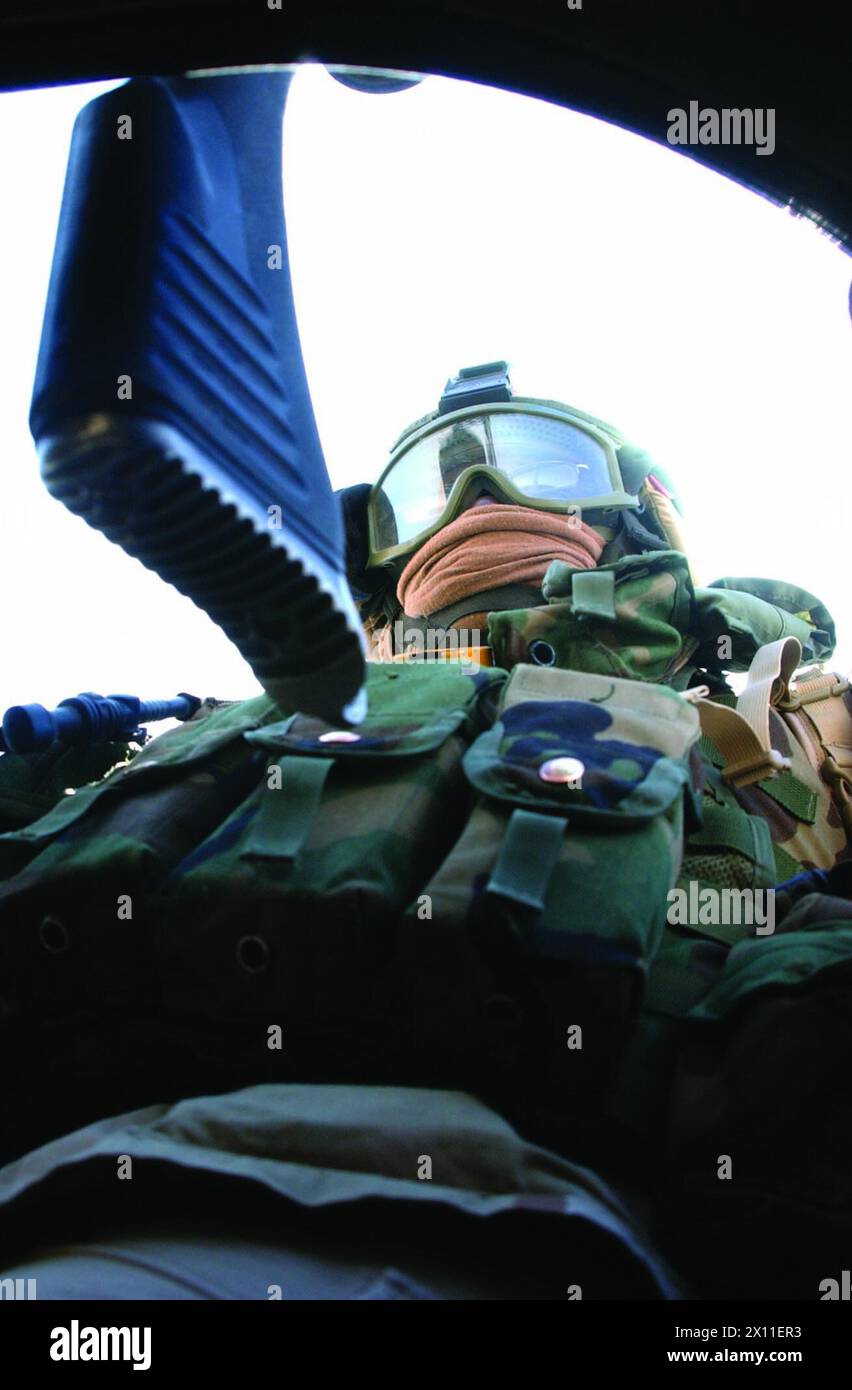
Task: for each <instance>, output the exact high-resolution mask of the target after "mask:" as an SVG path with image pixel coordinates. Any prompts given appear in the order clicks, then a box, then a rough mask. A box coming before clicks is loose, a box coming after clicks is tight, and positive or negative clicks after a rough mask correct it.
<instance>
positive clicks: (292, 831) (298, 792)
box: [240, 755, 334, 859]
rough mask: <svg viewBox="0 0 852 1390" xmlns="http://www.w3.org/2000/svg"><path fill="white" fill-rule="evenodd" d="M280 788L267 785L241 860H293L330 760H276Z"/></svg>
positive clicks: (304, 836)
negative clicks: (279, 774) (280, 773)
mask: <svg viewBox="0 0 852 1390" xmlns="http://www.w3.org/2000/svg"><path fill="white" fill-rule="evenodd" d="M277 766H278V767H280V769H281V772H282V778H281V786H280V787H269V786H267V787H266V789H265V792H264V796H263V800H262V801H261V803H260V810H259V811H258V813H257V815H256V816H255V818H254V820H253V821H252V823H251V826H250V828H249V832H248V835H247V838H246V846H245V849H243V851H242V853H241V854H240V858H241V859H295V858H296V856H297V855H298V853H299V851H300V849H301V848H302V846H303V844H304V843H305V840H306V839H307V837H308V832H309V831H310V828H311V823H312V821H313V819H314V816H315V815H316V811H317V807H318V806H319V803H320V798H321V796H322V789H323V787H324V785H325V779H326V777H327V776H328V774H329V772H330V771H331V769H332V768H333V767H334V758H299V757H294V756H292V755H288V756H286V757H283V758H279V759H278V763H277Z"/></svg>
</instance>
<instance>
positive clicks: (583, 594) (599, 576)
mask: <svg viewBox="0 0 852 1390" xmlns="http://www.w3.org/2000/svg"><path fill="white" fill-rule="evenodd" d="M571 604H572V607H573V609H574V612H575V613H577V614H580V615H585V616H587V617H589V618H608V619H609V620H610V621H613V620H614V618H615V575H614V574H613V572H612V570H577V571H576V572H575V573H574V575H573V576H572V579H571Z"/></svg>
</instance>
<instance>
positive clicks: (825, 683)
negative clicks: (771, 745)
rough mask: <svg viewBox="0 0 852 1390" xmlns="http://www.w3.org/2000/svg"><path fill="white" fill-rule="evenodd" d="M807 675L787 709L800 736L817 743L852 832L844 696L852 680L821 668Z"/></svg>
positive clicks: (851, 766) (849, 726)
mask: <svg viewBox="0 0 852 1390" xmlns="http://www.w3.org/2000/svg"><path fill="white" fill-rule="evenodd" d="M804 674H805V679H804V680H799V681H797V682H796V687H795V690H794V691H793V692H792V693H791V695H790V698H789V699H788V700H786V701H785V703H784V706H783V708H784V710H785V711H787V712H788V715H787V717H788V723H789V724H791V725H792V727H793V728H794V731H795V732H796V733H798V734H799V737H800V739H801V738H802V735H803V734H804V735H805V736H806V740H807V741H806V746H808V745H810V746H813V745H816V747H815V749H814V751H815V753H816V765H817V768H818V771H819V772H820V773H821V775H822V777H823V779H824V780H825V781H826V782H827V783H828V785H829V786H830V787H831V790H832V793H833V795H834V801H835V804H836V806H837V809H838V811H839V812H840V816H841V819H842V821H843V825H844V827H845V829H846V831H847V832H848V833H849V834H850V835H852V713H851V712H850V710H849V707H848V705H847V704H846V701H845V700H844V699H843V696H844V695H845V694H846V692H847V691H848V690H849V681H848V680H846V679H845V678H844V677H843V676H838V675H836V674H834V673H833V672H829V673H827V674H824V673H823V672H822V671H819V670H818V669H815V670H814V671H813V672H806V673H804ZM801 725H804V729H802V728H801Z"/></svg>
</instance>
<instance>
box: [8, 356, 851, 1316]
mask: <svg viewBox="0 0 852 1390" xmlns="http://www.w3.org/2000/svg"><path fill="white" fill-rule="evenodd" d="M341 502H342V507H343V514H344V519H345V523H346V535H347V555H348V573H349V580H350V585H351V587H352V590H353V594H354V596H355V598H356V600H357V601H358V603H359V606H360V609H361V613H362V616H363V619H364V622H365V626H366V628H367V631H368V633H369V636H370V640H371V644H372V649H373V655H374V660H373V662H371V664H370V666H369V673H368V682H367V694H368V708H367V714H366V717H365V719H364V720H363V722H362V723H359V724H358V725H357V727H356V728H352V727H351V726H346V725H343V726H336V725H335V724H333V723H329V722H327V721H325V720H323V719H321V718H318V717H316V716H314V715H310V716H307V715H304V714H301V713H299V712H298V711H297V710H288V709H282V708H280V707H279V706H278V705H276V704H275V703H274V701H273V700H272V699H271V698H270V697H269V696H268V695H264V696H261V697H258V698H257V699H254V700H249V701H243V702H240V703H230V704H229V703H221V702H218V703H217V702H210V701H208V702H205V704H204V705H203V706H202V708H201V709H200V710H198V712H197V713H196V714H195V715H194V717H193V718H192V719H190V720H188V721H187V722H185V723H184V724H182V725H181V726H180V727H179V728H177V729H175V730H172V731H171V732H169V733H167V734H165V735H163V736H161V737H160V738H159V739H157V740H155V741H153V742H152V743H151V744H150V745H149V746H147V747H145V748H144V749H142V751H137V752H135V753H134V752H133V750H132V749H131V750H130V753H131V756H130V758H129V761H127V762H126V763H125V764H124V765H122V766H119V767H118V768H117V769H116V770H113V771H112V772H110V773H109V774H108V775H107V776H106V777H105V778H101V780H98V781H95V782H92V783H91V785H88V786H85V787H83V788H82V789H81V790H80V791H78V792H77V794H76V795H75V796H71V797H59V794H58V787H57V785H56V780H55V771H54V770H53V766H52V764H51V768H50V771H51V776H52V777H53V780H52V781H50V780H48V781H47V782H46V783H45V782H42V783H41V784H39V780H38V779H39V767H38V765H37V764H36V763H34V762H33V761H32V760H29V761H28V760H27V759H15V758H14V757H12V755H9V754H7V755H5V756H4V758H3V759H2V761H0V787H2V788H3V789H5V790H6V791H7V796H6V800H5V801H0V806H2V807H3V808H4V810H6V812H7V814H8V810H9V807H10V806H12V805H13V802H14V806H15V808H16V818H15V819H14V820H13V823H12V824H10V825H9V828H8V829H7V831H6V833H5V834H3V835H2V836H0V880H2V882H0V923H2V930H3V941H4V947H5V958H4V967H3V970H4V978H3V995H4V1005H5V1018H6V1023H5V1027H6V1029H7V1036H8V1039H9V1043H10V1045H14V1046H15V1047H16V1048H17V1049H18V1051H17V1055H18V1056H19V1057H20V1058H21V1059H22V1062H21V1065H20V1068H19V1070H18V1071H17V1073H16V1075H15V1076H14V1077H13V1078H12V1080H11V1081H10V1083H9V1085H10V1091H11V1095H10V1097H9V1099H8V1101H7V1105H6V1107H5V1120H6V1124H5V1132H4V1140H3V1158H4V1160H5V1166H4V1167H3V1168H2V1169H0V1212H2V1218H0V1219H2V1220H4V1222H5V1223H6V1225H5V1229H6V1230H7V1232H9V1240H7V1246H6V1248H10V1241H11V1242H12V1244H14V1242H15V1241H17V1242H18V1246H19V1257H18V1258H17V1259H16V1260H15V1261H13V1262H12V1263H11V1264H10V1267H9V1268H8V1269H6V1270H4V1271H3V1274H4V1276H8V1277H21V1278H23V1277H24V1275H25V1274H26V1275H27V1277H35V1276H37V1277H38V1278H39V1279H40V1280H41V1281H42V1284H43V1286H44V1288H45V1289H49V1290H52V1291H54V1292H53V1296H57V1295H58V1293H61V1294H62V1295H64V1296H68V1295H71V1296H87V1295H88V1296H101V1294H100V1293H99V1292H96V1291H98V1290H102V1287H103V1282H104V1280H105V1277H106V1275H105V1268H106V1265H105V1263H104V1262H105V1261H107V1260H113V1259H115V1258H116V1257H119V1258H121V1259H123V1260H130V1261H136V1262H139V1261H141V1259H142V1258H143V1257H144V1259H145V1261H146V1262H147V1268H148V1273H147V1274H145V1275H143V1274H141V1273H135V1274H134V1275H133V1277H132V1279H130V1280H129V1281H128V1282H127V1283H126V1284H123V1285H119V1284H117V1285H115V1288H116V1296H123V1297H124V1296H126V1297H149V1296H155V1297H160V1296H162V1297H175V1296H177V1297H199V1296H200V1297H204V1296H213V1297H241V1298H245V1297H251V1298H253V1297H261V1298H265V1297H273V1298H275V1297H285V1298H286V1297H294V1296H296V1297H306V1296H308V1297H310V1296H317V1297H340V1296H343V1297H359V1298H360V1297H364V1298H393V1297H403V1298H405V1297H502V1296H526V1297H553V1296H556V1297H565V1296H566V1290H567V1291H568V1294H567V1296H568V1297H571V1298H578V1297H583V1298H590V1297H631V1296H633V1297H647V1296H652V1297H678V1296H683V1295H685V1294H693V1295H696V1294H697V1295H698V1296H713V1295H715V1296H722V1297H726V1296H727V1297H730V1296H765V1297H770V1296H786V1297H792V1296H803V1297H817V1296H819V1295H818V1293H817V1288H818V1285H819V1281H820V1279H822V1278H824V1277H825V1276H829V1275H831V1274H832V1273H833V1270H834V1269H835V1268H840V1267H841V1263H840V1262H841V1261H842V1259H843V1258H844V1254H843V1251H844V1249H845V1246H844V1241H845V1240H847V1238H848V1235H849V1231H848V1224H849V1217H848V1206H849V1201H848V1198H849V1194H848V1180H847V1178H846V1176H845V1174H846V1171H847V1167H848V1157H849V1155H848V1152H847V1149H848V1145H849V1136H850V1126H849V1125H848V1124H846V1122H845V1118H844V1112H843V1111H842V1109H841V1108H839V1104H840V1102H839V1095H840V1093H839V1090H838V1083H837V1079H836V1078H837V1075H838V1068H837V1063H838V1061H839V1062H840V1063H841V1067H840V1069H839V1071H840V1073H841V1074H842V1062H843V1061H844V1060H845V1058H846V1056H847V1052H848V1051H849V1050H850V1048H851V1047H852V1030H851V1029H850V1025H849V1024H848V1022H847V1019H848V1017H849V1011H848V1009H847V1008H846V1004H847V1002H848V1001H847V997H846V991H847V989H848V981H849V978H850V972H849V962H850V961H852V920H850V919H852V909H850V906H849V896H848V886H849V884H848V863H847V862H846V860H847V856H848V831H849V828H850V813H849V805H850V801H849V767H850V755H849V753H848V749H849V747H850V745H852V740H850V738H849V717H850V695H849V692H848V683H844V682H843V681H841V680H840V679H839V678H837V677H833V676H828V675H824V674H823V673H822V672H821V670H819V669H812V670H811V671H809V672H805V673H804V674H802V675H800V676H799V679H798V681H797V682H796V683H795V685H794V684H793V683H792V676H793V672H794V670H796V668H798V667H799V665H800V664H801V661H802V659H803V658H804V659H806V660H807V661H810V662H822V661H823V660H825V659H826V658H827V657H829V656H830V654H831V651H832V649H833V642H834V634H833V625H832V622H831V618H830V616H829V614H828V613H827V612H826V610H825V609H824V608H823V607H822V605H820V604H819V602H818V601H817V600H816V599H815V598H814V597H813V596H812V595H810V594H807V593H806V592H805V591H803V590H801V589H796V588H794V587H793V586H792V585H787V584H783V583H777V582H773V581H762V580H755V579H732V580H721V581H717V582H716V583H715V584H713V585H710V586H708V587H701V586H698V585H697V584H696V581H695V578H694V576H693V575H692V573H691V571H690V565H689V560H688V557H687V555H686V553H685V543H684V541H683V537H682V533H681V526H680V520H679V510H678V503H677V498H676V495H675V492H674V488H673V485H672V482H671V480H670V479H669V478H668V477H667V476H666V475H665V474H664V473H663V472H662V470H661V469H660V468H658V467H657V466H656V465H655V464H654V463H653V461H652V460H651V458H650V457H649V456H648V455H647V454H645V453H644V452H643V451H641V450H639V449H637V448H635V447H633V446H632V445H631V444H629V443H628V441H626V440H625V438H624V437H623V435H621V433H620V432H619V431H618V430H616V429H614V428H613V427H612V426H610V425H607V424H605V423H604V422H603V421H600V420H597V419H595V418H594V417H591V416H588V415H586V414H584V413H583V412H580V411H578V410H576V409H573V408H571V407H568V406H566V405H564V404H562V403H560V402H554V401H544V400H537V399H530V398H520V397H516V396H514V395H513V394H512V390H511V385H510V382H509V375H508V369H507V367H506V364H505V363H502V362H494V363H488V364H485V365H483V366H478V367H472V368H468V369H465V370H463V371H461V372H460V373H459V374H458V375H457V376H456V377H455V378H452V379H451V380H450V381H449V382H448V384H447V387H446V389H445V391H444V393H443V395H442V397H441V400H440V402H439V405H438V408H437V410H436V411H435V412H433V413H432V414H430V415H429V416H426V417H424V418H423V419H421V420H419V421H417V422H416V423H415V424H414V425H412V426H411V427H410V428H409V429H408V430H406V431H405V432H404V434H403V435H402V436H401V437H400V439H399V440H398V441H397V443H396V444H395V446H394V448H393V450H392V451H391V457H390V460H389V463H388V465H387V467H386V468H385V469H384V471H383V472H382V474H381V476H380V478H379V479H378V481H377V482H376V483H375V484H373V485H363V486H358V487H355V488H350V489H347V490H345V492H344V493H343V494H342V495H341ZM431 639H434V640H431ZM732 671H733V672H737V671H740V672H745V671H747V672H748V679H747V682H746V684H745V688H744V689H743V691H742V692H741V693H740V695H739V696H737V695H736V694H735V693H734V691H733V690H732V689H731V687H730V685H729V683H728V681H727V679H726V676H727V673H729V672H732ZM111 751H112V753H113V754H114V755H116V754H117V753H118V752H119V751H122V750H118V749H112V750H111ZM63 756H64V755H63ZM101 756H102V757H105V755H103V752H102V754H101ZM102 771H103V768H102V767H101V768H99V769H98V772H97V774H93V775H97V776H98V777H101V773H102ZM63 773H64V775H66V776H67V775H69V771H68V768H67V764H66V765H65V766H64V767H63ZM81 780H84V779H82V778H81ZM13 784H14V790H13V791H10V790H9V789H10V788H13ZM65 785H68V783H66V784H65ZM24 790H25V792H26V795H27V796H28V797H29V798H30V800H29V802H28V804H27V807H26V809H24V810H22V809H21V807H22V805H23V800H22V798H23V794H24ZM15 797H17V800H15ZM39 797H41V798H42V800H41V802H39V801H38V798H39ZM45 799H46V800H48V801H52V802H53V803H54V804H53V805H52V806H51V807H46V806H45V805H44V801H45ZM7 823H8V822H7ZM782 884H783V885H784V886H783V887H780V885H782ZM130 1106H132V1107H135V1108H134V1109H133V1110H132V1111H131V1112H130V1113H128V1107H130ZM140 1107H141V1108H140ZM80 1125H84V1126H85V1127H84V1128H83V1129H80V1128H79V1126H80ZM815 1141H818V1142H816V1143H815ZM39 1144H40V1145H41V1147H39V1148H35V1149H34V1146H35V1145H39ZM72 1178H73V1182H74V1183H75V1184H76V1187H75V1189H74V1190H75V1191H77V1192H79V1193H80V1194H83V1193H85V1194H87V1195H86V1211H87V1212H89V1211H90V1210H95V1211H97V1212H98V1217H97V1219H96V1221H95V1223H94V1224H92V1219H91V1218H90V1217H89V1216H88V1215H87V1217H86V1221H85V1222H83V1223H82V1224H81V1223H80V1222H79V1221H78V1220H77V1219H76V1218H75V1216H74V1214H72V1213H70V1212H69V1211H68V1209H67V1207H68V1203H67V1195H66V1194H67V1192H68V1186H67V1184H68V1183H69V1181H71V1179H72ZM119 1184H121V1186H119ZM125 1184H126V1185H125ZM817 1188H819V1190H820V1193H821V1200H820V1203H819V1204H817V1203H816V1202H815V1200H814V1195H813V1194H814V1192H815V1191H816V1190H817ZM226 1189H227V1195H225V1192H226ZM128 1192H130V1193H132V1194H133V1200H132V1202H131V1201H130V1199H129V1198H128V1197H127V1193H128ZM54 1194H57V1195H54ZM486 1194H487V1195H486ZM365 1197H368V1198H370V1199H371V1206H370V1210H371V1213H372V1214H371V1225H370V1228H369V1229H370V1236H368V1235H367V1228H366V1227H365V1226H364V1225H363V1223H362V1222H361V1221H360V1219H359V1216H358V1211H359V1210H363V1205H362V1206H361V1207H359V1202H362V1199H363V1198H365ZM25 1198H26V1199H28V1200H24V1199H25ZM175 1198H177V1201H178V1202H179V1205H180V1210H181V1213H182V1214H181V1216H180V1217H178V1216H167V1215H164V1208H165V1209H166V1211H168V1207H169V1205H170V1204H175V1205H177V1203H176V1202H175ZM57 1200H59V1201H60V1202H62V1203H64V1205H63V1206H61V1207H57ZM37 1201H41V1202H42V1204H43V1205H42V1208H41V1210H42V1216H41V1219H40V1221H39V1223H38V1228H39V1231H40V1241H39V1240H34V1236H33V1225H32V1217H31V1216H30V1215H28V1216H27V1223H29V1224H24V1217H23V1213H24V1212H27V1213H31V1212H32V1211H33V1210H38V1209H39V1208H38V1206H37V1205H36V1206H35V1207H34V1206H33V1203H34V1202H37ZM119 1202H120V1203H121V1217H120V1219H119V1218H118V1217H117V1215H116V1204H117V1203H119ZM214 1202H215V1208H213V1203H214ZM51 1203H52V1205H51ZM152 1204H153V1208H154V1210H155V1211H156V1213H157V1215H156V1222H154V1223H153V1224H152V1221H153V1219H152ZM75 1205H76V1204H75ZM224 1206H227V1208H228V1210H229V1211H230V1212H232V1213H233V1215H232V1216H231V1217H230V1218H229V1221H228V1223H226V1224H223V1222H222V1220H221V1217H220V1216H219V1214H218V1213H219V1211H220V1210H221V1209H222V1208H223V1207H224ZM317 1206H321V1207H322V1208H323V1210H324V1211H325V1213H326V1214H325V1217H324V1218H323V1219H322V1220H318V1219H317V1217H316V1214H315V1208H316V1207H317ZM211 1209H214V1210H215V1213H216V1214H215V1215H211ZM471 1214H476V1215H478V1216H479V1217H482V1218H485V1217H487V1219H486V1220H480V1221H479V1222H476V1223H472V1222H470V1220H469V1217H470V1215H471ZM271 1221H272V1222H274V1223H275V1225H274V1227H271V1226H270V1222H271ZM50 1222H54V1223H56V1224H55V1225H50V1224H49V1223H50ZM143 1222H147V1223H148V1226H147V1227H146V1228H145V1235H144V1237H143V1235H142V1234H141V1232H142V1223H143ZM270 1229H274V1230H275V1237H274V1238H270V1235H269V1232H270ZM720 1229H721V1230H723V1231H724V1241H723V1242H721V1243H720V1242H719V1240H718V1239H717V1237H718V1232H719V1231H720ZM47 1233H50V1236H51V1239H52V1240H53V1242H54V1243H60V1244H63V1245H64V1248H63V1250H62V1251H60V1252H59V1253H51V1252H49V1251H45V1250H44V1249H43V1248H40V1245H41V1246H42V1247H43V1245H44V1240H45V1236H46V1234H47ZM371 1238H372V1240H373V1242H374V1246H373V1247H372V1248H374V1250H375V1253H374V1254H372V1255H370V1257H369V1258H368V1256H367V1251H366V1242H367V1241H368V1240H369V1239H371ZM95 1240H96V1244H97V1250H95V1249H94V1245H93V1241H95ZM72 1243H73V1248H69V1247H70V1246H71V1245H72ZM782 1246H783V1251H784V1255H785V1257H784V1258H783V1259H781V1258H779V1255H780V1250H781V1247H782ZM791 1255H793V1256H795V1258H791ZM110 1278H112V1276H111V1275H110ZM40 1296H48V1295H46V1294H43V1293H40Z"/></svg>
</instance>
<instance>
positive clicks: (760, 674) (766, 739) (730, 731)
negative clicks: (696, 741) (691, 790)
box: [697, 637, 802, 787]
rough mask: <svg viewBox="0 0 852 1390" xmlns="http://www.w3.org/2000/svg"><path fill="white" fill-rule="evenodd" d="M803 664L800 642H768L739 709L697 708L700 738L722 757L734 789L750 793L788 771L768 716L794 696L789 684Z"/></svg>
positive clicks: (708, 703) (704, 704) (707, 704)
mask: <svg viewBox="0 0 852 1390" xmlns="http://www.w3.org/2000/svg"><path fill="white" fill-rule="evenodd" d="M801 659H802V644H801V642H800V641H799V640H798V638H797V637H782V638H780V639H779V640H778V641H777V642H767V643H766V645H765V646H763V647H761V648H760V649H759V650H758V651H757V652H756V653H755V657H754V660H753V661H752V663H751V666H750V667H749V671H748V678H747V681H746V686H745V689H744V690H743V692H742V694H741V695H740V697H739V699H738V700H737V707H736V709H729V708H728V706H727V705H717V704H714V703H713V701H712V700H699V701H698V702H697V706H698V713H699V717H700V719H701V732H702V733H703V734H706V735H707V737H708V738H709V739H710V740H711V741H712V742H713V743H715V745H716V747H717V748H718V750H719V752H720V753H721V754H722V757H723V758H724V760H725V765H724V767H723V769H722V776H723V777H724V779H725V781H726V782H729V783H730V785H731V786H732V787H749V786H751V785H752V783H753V782H762V781H763V779H764V777H777V776H778V774H779V772H788V771H789V769H790V759H789V758H785V757H783V755H782V754H781V753H779V752H777V751H776V749H774V748H773V747H772V738H771V735H770V731H769V710H770V706H772V705H776V704H778V702H779V701H781V700H783V699H785V697H786V696H787V695H788V694H789V685H790V678H791V676H792V675H793V672H794V671H795V669H796V667H797V666H798V664H799V662H800V661H801Z"/></svg>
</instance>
